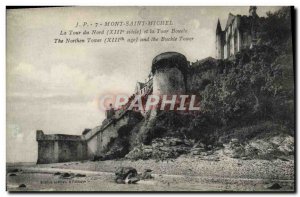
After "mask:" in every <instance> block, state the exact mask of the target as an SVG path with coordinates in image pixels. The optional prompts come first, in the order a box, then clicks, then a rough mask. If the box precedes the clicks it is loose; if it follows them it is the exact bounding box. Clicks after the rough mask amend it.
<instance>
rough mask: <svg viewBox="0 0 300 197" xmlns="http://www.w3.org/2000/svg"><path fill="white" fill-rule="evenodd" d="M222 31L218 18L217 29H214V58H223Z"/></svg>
mask: <svg viewBox="0 0 300 197" xmlns="http://www.w3.org/2000/svg"><path fill="white" fill-rule="evenodd" d="M223 42H224V33H223V31H222V27H221V24H220V20H219V19H218V23H217V29H216V58H217V59H224V43H223Z"/></svg>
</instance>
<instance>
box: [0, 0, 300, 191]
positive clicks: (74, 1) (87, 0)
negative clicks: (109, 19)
mask: <svg viewBox="0 0 300 197" xmlns="http://www.w3.org/2000/svg"><path fill="white" fill-rule="evenodd" d="M299 2H300V1H299V0H285V1H282V0H281V1H280V0H272V1H268V2H266V1H261V0H260V1H259V0H244V1H241V0H231V1H224V0H209V1H201V2H198V1H196V0H184V1H180V0H172V1H171V0H146V1H141V0H126V1H124V0H123V1H122V0H102V1H97V0H69V1H61V0H51V1H50V0H26V1H25V0H1V2H0V5H1V11H0V18H1V20H0V31H1V34H0V35H1V36H0V46H1V48H0V50H1V56H2V58H0V62H1V63H0V82H1V83H0V94H1V96H0V99H1V101H0V110H1V113H0V128H1V137H0V144H1V151H0V159H1V172H2V174H1V176H0V183H1V184H0V187H1V188H0V191H1V193H0V194H1V196H8V195H11V194H9V193H8V192H6V191H5V181H6V180H5V177H6V175H5V174H6V173H5V168H6V166H5V161H6V148H5V147H6V145H5V133H6V132H5V130H6V129H5V122H6V121H5V117H6V110H5V105H6V104H5V102H6V101H5V12H6V11H5V9H6V8H5V6H7V5H8V6H20V5H23V6H26V5H27V6H30V5H39V6H42V5H43V6H46V5H48V6H50V5H57V6H58V5H60V6H62V5H69V6H72V5H82V6H92V5H98V6H109V5H110V6H120V5H122V6H142V5H143V6H147V5H149V6H150V5H151V6H162V5H165V6H196V5H197V6H249V5H260V6H263V5H265V6H276V5H286V6H288V5H294V6H295V7H296V9H297V8H299ZM296 21H297V25H296V26H297V27H298V26H299V22H298V20H296ZM296 32H298V31H296ZM297 37H298V35H297ZM295 44H296V43H295ZM298 44H299V37H298V38H297V46H299V45H298ZM297 57H299V50H298V51H297ZM299 70H300V69H297V76H299V72H300V71H299ZM299 87H300V86H299V80H298V81H297V92H299ZM297 97H298V96H297ZM298 98H299V97H298ZM298 100H299V99H297V101H298ZM297 111H298V107H297ZM298 120H299V115H298V117H297V122H299V121H298ZM297 142H298V143H297V145H298V147H299V134H297ZM297 153H298V150H297ZM297 158H298V154H297ZM297 169H299V162H297ZM298 183H299V181H298ZM297 188H298V189H299V184H297ZM31 195H34V194H29V196H31ZM39 195H42V194H38V195H36V194H35V195H34V196H39ZM43 195H45V194H43ZM54 195H56V196H63V195H73V194H54ZM85 195H86V194H79V195H77V196H85ZM98 195H101V196H106V195H110V196H112V194H98ZM115 195H118V194H113V196H115ZM122 195H124V194H122ZM129 195H132V194H129ZM148 195H149V194H148ZM153 195H156V196H157V195H158V196H162V195H166V194H153ZM169 195H173V194H169ZM183 195H185V194H183ZM201 195H205V196H206V195H209V196H215V195H217V194H201ZM223 195H224V194H223ZM229 195H232V194H229ZM238 195H240V194H238ZM255 195H257V196H264V195H266V194H255ZM270 195H273V194H270ZM275 195H276V194H275ZM281 195H284V196H287V195H290V194H281ZM27 196H28V195H27Z"/></svg>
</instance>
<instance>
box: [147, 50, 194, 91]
mask: <svg viewBox="0 0 300 197" xmlns="http://www.w3.org/2000/svg"><path fill="white" fill-rule="evenodd" d="M187 69H188V62H187V59H186V57H185V56H184V55H182V54H180V53H177V52H166V53H162V54H160V55H157V56H156V57H155V58H154V59H153V61H152V69H151V72H152V74H153V94H154V95H176V94H184V93H185V92H186V78H187Z"/></svg>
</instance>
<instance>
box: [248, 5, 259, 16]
mask: <svg viewBox="0 0 300 197" xmlns="http://www.w3.org/2000/svg"><path fill="white" fill-rule="evenodd" d="M256 10H257V7H256V6H250V8H249V16H252V17H258V15H257V13H256Z"/></svg>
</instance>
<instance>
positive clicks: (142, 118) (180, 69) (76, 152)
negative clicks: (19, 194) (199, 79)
mask: <svg viewBox="0 0 300 197" xmlns="http://www.w3.org/2000/svg"><path fill="white" fill-rule="evenodd" d="M212 59H213V58H208V59H207V60H203V61H204V62H202V63H201V64H205V61H212ZM213 60H214V59H213ZM192 66H193V65H190V64H189V62H188V61H187V59H186V57H185V56H184V55H182V54H180V53H177V52H166V53H162V54H160V55H157V56H156V57H155V58H154V59H153V61H152V68H151V73H150V74H149V76H148V79H147V81H146V82H145V83H141V82H138V83H137V85H136V89H135V92H134V94H133V95H132V96H131V97H130V98H129V101H128V103H127V104H125V106H123V108H122V109H118V110H114V109H110V110H108V111H107V112H106V115H107V117H106V119H105V120H104V121H103V122H102V125H100V126H96V127H95V128H93V129H86V130H85V131H84V132H83V133H82V135H77V136H76V135H61V134H55V135H45V134H44V133H43V132H42V131H40V130H38V131H37V135H36V140H37V142H38V161H37V163H55V162H68V161H80V160H88V159H94V160H95V159H101V158H104V159H109V158H110V157H111V158H116V157H123V156H124V155H125V154H127V153H128V152H129V149H130V147H131V145H130V144H129V141H133V142H137V141H138V139H137V137H136V136H139V132H142V131H141V130H142V129H139V128H137V127H136V126H137V125H139V124H147V122H149V119H146V117H147V115H149V113H148V112H147V111H137V110H135V109H134V110H128V107H129V104H130V101H132V100H133V99H134V98H135V97H136V96H137V95H139V96H141V97H142V98H144V99H145V98H147V96H148V95H150V94H154V95H174V94H185V93H187V91H188V90H189V89H191V88H189V87H188V84H190V83H187V81H188V80H189V79H191V80H193V77H192V75H190V74H189V71H190V70H191V69H192ZM152 112H153V110H152V111H151V112H150V113H152ZM154 112H155V111H154ZM152 116H155V113H153V114H152ZM105 155H106V156H105ZM107 155H109V156H107Z"/></svg>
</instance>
